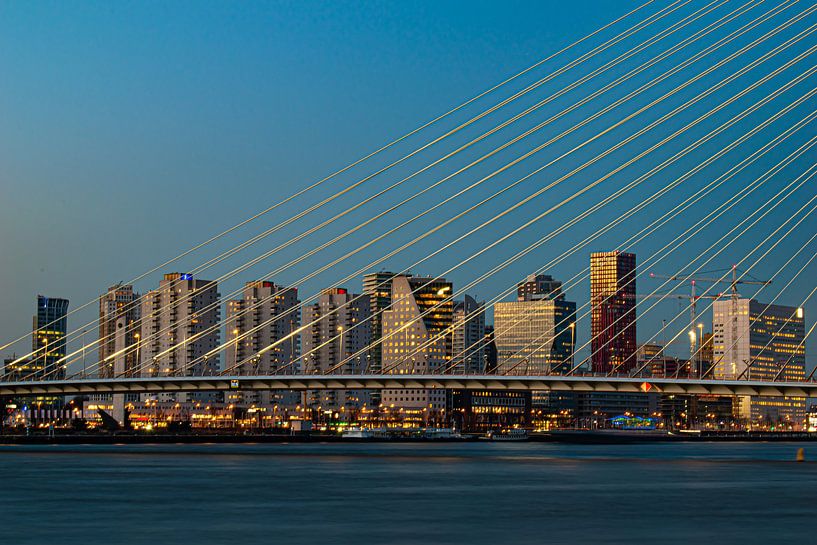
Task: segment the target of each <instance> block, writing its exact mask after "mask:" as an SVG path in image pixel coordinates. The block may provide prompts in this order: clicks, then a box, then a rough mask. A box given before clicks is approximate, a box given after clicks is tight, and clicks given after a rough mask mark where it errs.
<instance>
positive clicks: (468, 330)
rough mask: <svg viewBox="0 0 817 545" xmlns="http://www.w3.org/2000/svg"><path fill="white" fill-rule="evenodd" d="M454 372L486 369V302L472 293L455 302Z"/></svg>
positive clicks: (475, 373) (482, 370) (452, 363)
mask: <svg viewBox="0 0 817 545" xmlns="http://www.w3.org/2000/svg"><path fill="white" fill-rule="evenodd" d="M453 319H454V334H453V337H452V356H451V357H452V358H453V359H452V362H451V366H452V372H453V373H456V374H466V375H477V374H480V373H483V372H484V371H485V303H484V302H477V301H476V299H474V298H473V297H471V296H470V295H466V296H465V297H464V300H463V301H456V302H455V303H454V318H453Z"/></svg>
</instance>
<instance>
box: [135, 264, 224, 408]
mask: <svg viewBox="0 0 817 545" xmlns="http://www.w3.org/2000/svg"><path fill="white" fill-rule="evenodd" d="M141 312H142V331H141V340H140V343H139V353H140V357H139V359H140V364H139V369H140V374H141V375H142V376H145V377H162V376H206V375H215V374H216V373H217V372H218V368H219V359H220V358H219V354H218V353H214V354H211V355H209V354H208V353H210V352H211V351H213V350H214V349H215V348H216V347H217V346H218V345H219V339H220V332H219V328H218V324H219V317H220V314H221V309H220V308H219V293H218V284H217V283H216V282H215V281H212V280H199V279H194V278H193V275H192V274H187V273H170V274H165V275H164V279H163V280H162V281H161V282H159V288H158V289H156V290H151V291H149V292H147V293H146V294H144V295H143V296H142V311H141ZM158 398H159V399H160V400H161V401H187V400H189V399H204V400H208V399H213V398H214V396H212V395H209V394H204V395H198V394H197V395H191V394H160V395H159V396H158Z"/></svg>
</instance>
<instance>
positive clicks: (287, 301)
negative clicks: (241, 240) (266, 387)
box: [224, 280, 301, 407]
mask: <svg viewBox="0 0 817 545" xmlns="http://www.w3.org/2000/svg"><path fill="white" fill-rule="evenodd" d="M299 303H300V301H298V290H297V289H296V288H288V287H283V286H279V285H277V284H275V283H273V282H270V281H265V280H260V281H255V282H247V283H246V284H245V285H244V292H243V294H242V298H241V299H234V300H231V301H228V302H227V319H226V320H225V323H226V332H227V333H226V335H227V347H226V350H225V353H224V355H225V362H224V368H225V370H227V372H228V373H229V374H233V375H274V374H276V373H279V372H283V373H297V372H298V371H299V365H298V362H297V361H296V360H297V358H298V355H299V354H300V338H299V335H298V334H297V333H296V330H297V329H298V327H299V326H300V324H301V315H300V312H299V311H298V308H297V307H298V304H299ZM298 401H299V396H298V395H297V394H293V393H288V392H286V393H285V392H277V391H235V392H232V391H231V392H229V393H228V394H227V397H226V399H225V402H227V403H228V404H234V405H260V406H264V407H268V406H270V405H273V406H274V405H275V404H278V403H280V404H287V405H288V404H292V403H295V404H296V405H297V403H298Z"/></svg>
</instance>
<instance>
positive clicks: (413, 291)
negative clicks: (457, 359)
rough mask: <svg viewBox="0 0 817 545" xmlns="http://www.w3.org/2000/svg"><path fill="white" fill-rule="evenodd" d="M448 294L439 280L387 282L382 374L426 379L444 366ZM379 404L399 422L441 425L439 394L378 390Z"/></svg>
mask: <svg viewBox="0 0 817 545" xmlns="http://www.w3.org/2000/svg"><path fill="white" fill-rule="evenodd" d="M452 291H453V286H452V284H451V282H447V281H446V280H445V279H436V280H434V279H432V278H424V277H416V276H412V277H408V276H397V277H395V278H394V279H393V280H392V288H391V297H392V304H391V306H390V307H389V310H387V311H386V312H384V313H383V330H382V332H383V335H382V339H381V341H382V351H383V372H384V373H387V374H430V373H437V372H441V371H445V370H446V369H448V368H449V367H450V364H451V355H452V354H451V352H452V340H453V339H452V327H451V326H452V323H453V310H454V309H453V307H454V305H453V302H452V301H451V300H450V299H449V298H450V296H451V293H452ZM446 299H449V300H446ZM382 404H383V406H384V408H385V409H386V410H387V411H389V412H391V413H392V415H393V416H395V417H396V418H399V420H400V421H401V422H403V423H405V424H407V425H411V424H416V425H421V424H424V423H428V422H429V421H432V420H433V421H440V420H441V418H440V417H441V416H442V415H444V413H445V406H446V395H445V390H427V389H400V390H383V392H382ZM398 413H399V414H398Z"/></svg>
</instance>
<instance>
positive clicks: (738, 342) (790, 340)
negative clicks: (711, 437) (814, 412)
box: [712, 298, 806, 427]
mask: <svg viewBox="0 0 817 545" xmlns="http://www.w3.org/2000/svg"><path fill="white" fill-rule="evenodd" d="M766 307H767V305H765V304H763V303H760V302H758V301H756V300H754V299H742V298H736V299H731V298H730V299H724V300H716V301H715V302H714V304H713V307H712V310H713V315H712V331H713V335H714V341H713V357H714V365H715V370H714V375H715V378H718V379H731V380H735V379H738V378H747V379H753V380H775V379H776V378H777V379H778V380H803V378H804V377H805V345H804V342H805V341H804V339H805V319H804V315H803V309H801V308H796V307H788V306H783V305H768V308H766ZM778 375H779V377H778ZM805 401H806V400H805V398H802V397H784V398H774V397H765V396H738V399H737V400H736V403H735V404H734V410H735V416H736V417H737V418H740V419H742V420H746V421H750V422H753V423H757V424H762V425H765V424H775V423H782V424H790V425H792V426H795V427H799V426H801V425H802V424H803V420H804V419H805V411H806V404H805Z"/></svg>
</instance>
